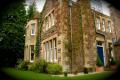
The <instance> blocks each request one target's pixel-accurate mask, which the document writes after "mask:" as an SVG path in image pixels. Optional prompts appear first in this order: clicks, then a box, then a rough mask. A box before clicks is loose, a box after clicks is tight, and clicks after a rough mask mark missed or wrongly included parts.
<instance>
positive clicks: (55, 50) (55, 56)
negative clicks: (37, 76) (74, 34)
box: [53, 38, 57, 61]
mask: <svg viewBox="0 0 120 80" xmlns="http://www.w3.org/2000/svg"><path fill="white" fill-rule="evenodd" d="M53 42H54V61H56V60H57V44H56V38H55V39H53Z"/></svg>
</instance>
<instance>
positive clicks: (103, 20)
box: [102, 19, 105, 31]
mask: <svg viewBox="0 0 120 80" xmlns="http://www.w3.org/2000/svg"><path fill="white" fill-rule="evenodd" d="M102 27H103V31H105V19H102Z"/></svg>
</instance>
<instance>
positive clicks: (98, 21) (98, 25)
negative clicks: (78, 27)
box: [96, 18, 100, 29]
mask: <svg viewBox="0 0 120 80" xmlns="http://www.w3.org/2000/svg"><path fill="white" fill-rule="evenodd" d="M96 27H97V29H100V18H97V21H96Z"/></svg>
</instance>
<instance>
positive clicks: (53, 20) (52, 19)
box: [51, 11, 55, 26]
mask: <svg viewBox="0 0 120 80" xmlns="http://www.w3.org/2000/svg"><path fill="white" fill-rule="evenodd" d="M51 21H52V25H51V26H53V25H54V24H55V18H54V11H53V12H52V13H51Z"/></svg>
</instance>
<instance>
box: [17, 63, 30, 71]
mask: <svg viewBox="0 0 120 80" xmlns="http://www.w3.org/2000/svg"><path fill="white" fill-rule="evenodd" d="M28 64H29V62H27V61H21V63H20V64H18V65H17V69H19V70H28Z"/></svg>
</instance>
